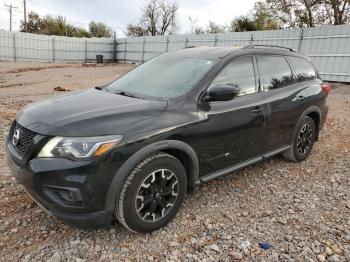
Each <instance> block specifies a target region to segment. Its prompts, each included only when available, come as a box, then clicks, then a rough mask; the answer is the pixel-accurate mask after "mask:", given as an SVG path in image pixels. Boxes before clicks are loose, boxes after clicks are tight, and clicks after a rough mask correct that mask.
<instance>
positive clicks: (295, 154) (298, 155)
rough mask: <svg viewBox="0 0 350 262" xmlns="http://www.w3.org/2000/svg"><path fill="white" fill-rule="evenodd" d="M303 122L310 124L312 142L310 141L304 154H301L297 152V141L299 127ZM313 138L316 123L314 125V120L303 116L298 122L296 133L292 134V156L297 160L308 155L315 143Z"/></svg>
mask: <svg viewBox="0 0 350 262" xmlns="http://www.w3.org/2000/svg"><path fill="white" fill-rule="evenodd" d="M305 124H309V125H310V126H311V128H312V143H311V145H310V148H309V149H308V151H307V152H306V153H305V154H304V155H301V154H299V152H298V147H297V141H298V135H299V132H300V130H301V128H302V127H303V126H304V125H305ZM315 138H316V125H315V122H314V120H313V119H312V118H311V117H308V116H305V117H304V118H303V120H302V121H301V122H300V124H299V125H298V128H297V130H296V133H295V135H294V140H293V152H294V157H295V159H296V160H297V161H298V162H300V161H303V160H305V159H306V158H307V157H308V156H309V155H310V153H311V151H312V148H313V145H314V143H315Z"/></svg>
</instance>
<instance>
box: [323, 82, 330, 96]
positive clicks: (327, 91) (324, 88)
mask: <svg viewBox="0 0 350 262" xmlns="http://www.w3.org/2000/svg"><path fill="white" fill-rule="evenodd" d="M321 87H322V90H323V92H324V93H325V94H326V96H328V94H329V92H330V91H331V89H332V87H331V86H330V85H329V84H325V83H323V84H322V86H321Z"/></svg>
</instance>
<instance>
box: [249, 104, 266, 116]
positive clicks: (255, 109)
mask: <svg viewBox="0 0 350 262" xmlns="http://www.w3.org/2000/svg"><path fill="white" fill-rule="evenodd" d="M262 110H263V109H262V108H261V107H260V106H257V107H254V108H253V109H252V110H250V113H252V114H258V113H260V112H261V111H262Z"/></svg>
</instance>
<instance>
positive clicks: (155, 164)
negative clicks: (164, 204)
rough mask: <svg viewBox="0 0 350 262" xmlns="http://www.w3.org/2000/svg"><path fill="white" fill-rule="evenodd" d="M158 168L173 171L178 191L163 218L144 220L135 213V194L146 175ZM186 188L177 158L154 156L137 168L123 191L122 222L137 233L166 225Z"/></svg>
mask: <svg viewBox="0 0 350 262" xmlns="http://www.w3.org/2000/svg"><path fill="white" fill-rule="evenodd" d="M158 169H169V170H170V171H172V172H173V173H174V175H175V176H176V177H177V179H178V183H179V192H178V196H177V199H176V202H175V203H174V206H173V208H172V209H171V210H170V212H169V213H168V214H167V215H166V216H165V217H164V218H162V219H160V220H159V221H156V222H145V221H143V220H142V219H140V218H139V216H138V214H137V211H136V207H135V201H136V195H137V192H138V189H139V187H140V185H141V184H142V182H143V180H144V179H145V178H146V177H147V176H149V175H150V174H151V173H152V172H153V171H156V170H158ZM186 190H187V179H186V172H185V169H184V167H183V165H182V164H181V162H180V161H179V160H177V159H176V158H174V157H172V156H170V155H169V156H167V155H164V156H162V157H160V158H156V159H154V160H152V161H150V162H148V163H147V164H145V165H144V166H142V168H141V169H140V170H138V172H137V173H136V174H135V175H134V177H133V179H132V180H131V183H130V185H129V186H128V187H127V189H126V191H125V196H124V199H123V200H124V201H123V203H122V209H123V216H124V220H125V221H124V222H125V223H126V225H127V227H128V228H129V229H131V230H132V231H135V232H139V233H149V232H152V231H154V230H156V229H159V228H161V227H163V226H165V225H167V224H168V223H169V222H170V221H171V220H172V219H173V218H174V217H175V215H176V213H177V212H178V210H179V208H180V207H181V204H182V203H183V201H184V198H185V194H186Z"/></svg>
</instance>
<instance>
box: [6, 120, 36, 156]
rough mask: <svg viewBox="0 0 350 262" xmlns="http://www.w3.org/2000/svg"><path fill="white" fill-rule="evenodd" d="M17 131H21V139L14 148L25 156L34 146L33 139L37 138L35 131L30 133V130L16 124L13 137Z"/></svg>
mask: <svg viewBox="0 0 350 262" xmlns="http://www.w3.org/2000/svg"><path fill="white" fill-rule="evenodd" d="M17 130H19V139H18V142H17V144H14V145H13V146H14V147H15V148H16V149H17V151H18V152H19V153H21V154H22V155H24V154H26V153H27V152H28V150H29V149H30V148H31V146H32V145H33V139H34V137H35V136H36V133H35V132H33V131H30V130H29V129H27V128H25V127H23V126H21V125H20V124H18V123H17V122H16V123H15V125H14V129H13V132H12V136H13V135H14V134H15V133H16V131H17ZM11 140H12V138H11Z"/></svg>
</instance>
